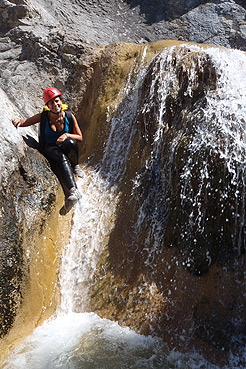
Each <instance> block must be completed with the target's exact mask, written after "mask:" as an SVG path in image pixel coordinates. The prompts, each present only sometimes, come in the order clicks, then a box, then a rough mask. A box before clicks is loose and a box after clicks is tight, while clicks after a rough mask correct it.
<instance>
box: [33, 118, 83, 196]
mask: <svg viewBox="0 0 246 369" xmlns="http://www.w3.org/2000/svg"><path fill="white" fill-rule="evenodd" d="M44 113H45V114H44ZM44 113H42V114H43V116H41V122H40V136H39V141H40V145H41V151H42V153H43V155H44V156H45V157H46V158H47V160H48V161H49V163H50V166H51V169H52V170H53V172H54V173H55V174H56V176H57V178H58V179H59V181H60V183H61V185H62V188H63V191H64V194H65V197H68V195H69V190H70V189H71V188H72V187H76V188H77V186H76V182H75V179H74V174H73V169H72V168H74V167H75V165H77V164H78V144H77V142H76V141H75V140H74V139H72V138H70V137H69V138H67V139H66V140H65V141H64V142H63V143H62V144H60V145H56V140H57V138H58V137H59V136H61V135H62V134H63V133H66V132H70V133H73V121H72V120H71V118H70V119H68V117H67V112H66V116H65V122H64V129H63V130H62V131H59V132H58V131H56V132H54V131H52V129H51V127H50V122H49V117H48V113H47V112H44ZM70 116H71V113H70Z"/></svg>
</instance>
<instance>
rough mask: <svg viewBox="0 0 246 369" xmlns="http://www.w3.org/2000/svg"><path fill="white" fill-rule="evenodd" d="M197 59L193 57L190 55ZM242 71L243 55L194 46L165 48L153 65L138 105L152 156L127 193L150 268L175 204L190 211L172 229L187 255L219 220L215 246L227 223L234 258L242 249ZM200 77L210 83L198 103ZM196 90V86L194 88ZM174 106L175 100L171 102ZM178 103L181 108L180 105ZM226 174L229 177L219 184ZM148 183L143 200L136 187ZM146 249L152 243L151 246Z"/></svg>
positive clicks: (244, 106) (244, 144) (244, 147)
mask: <svg viewBox="0 0 246 369" xmlns="http://www.w3.org/2000/svg"><path fill="white" fill-rule="evenodd" d="M196 54H198V55H197V57H196V56H194V55H196ZM192 58H193V59H192ZM185 63H186V64H185ZM245 66H246V58H245V54H244V53H243V52H240V51H237V50H226V49H216V48H204V49H201V48H200V47H198V46H194V45H193V46H188V47H187V46H184V48H183V49H182V48H179V49H178V53H177V49H176V47H173V48H172V49H171V50H164V51H163V52H162V53H161V54H160V55H159V56H158V57H157V58H156V60H155V64H154V65H153V66H152V69H151V84H150V87H149V89H148V90H147V93H146V96H145V97H144V104H143V105H142V106H141V107H140V114H141V115H142V117H143V118H142V120H143V126H144V128H142V131H141V132H143V136H144V139H145V141H146V144H148V143H151V152H150V155H149V157H148V158H147V160H146V163H145V164H144V166H142V167H141V168H140V170H139V171H138V172H137V173H136V176H135V178H134V179H133V183H134V185H133V188H132V194H131V195H132V198H133V199H134V198H136V197H138V198H139V199H140V200H139V202H140V204H141V205H140V206H139V209H138V216H137V219H136V222H135V224H136V226H135V231H134V232H135V233H136V234H141V232H142V231H143V229H146V227H147V228H148V234H147V236H146V238H145V244H146V249H147V250H148V255H147V259H146V262H145V263H146V264H149V265H150V266H151V267H152V268H153V269H154V268H155V266H154V265H153V258H155V257H158V254H159V253H160V249H162V247H163V242H164V244H165V232H164V230H165V229H168V228H169V225H168V224H169V223H168V222H170V218H171V217H172V216H173V208H174V207H176V206H177V205H176V204H177V203H178V202H179V204H180V205H179V206H180V210H181V212H182V211H184V210H182V209H185V211H186V209H188V210H187V213H186V214H185V217H186V218H185V224H184V225H181V226H180V228H179V230H178V229H177V228H176V226H175V227H173V229H175V232H177V231H178V232H180V244H182V243H186V244H187V243H188V239H189V238H190V243H192V245H191V247H190V249H189V252H188V254H189V255H190V253H192V252H191V248H194V247H196V246H195V245H196V242H197V240H196V236H194V235H195V234H196V235H197V236H198V237H199V238H200V239H202V238H204V239H205V238H206V237H207V235H208V234H209V232H211V231H209V230H208V223H209V222H210V223H211V219H213V220H214V222H215V221H216V220H217V222H218V224H220V227H221V229H220V230H219V231H218V232H217V231H216V232H217V235H216V236H214V237H216V240H217V241H216V242H218V243H219V242H221V243H223V242H224V243H225V242H226V240H225V237H228V233H226V225H225V224H226V223H228V224H230V226H231V229H232V233H231V236H230V238H231V240H230V242H232V244H233V249H234V252H235V253H236V254H237V255H238V256H240V255H241V253H242V252H244V249H245V244H244V243H245V241H244V233H245V158H246V155H245V154H246V151H245V150H246V134H245V112H246V103H245V101H246V99H245V97H246V96H245V87H246V86H245V84H246V82H245V78H244V77H243V76H242V71H243V70H244V69H245ZM206 68H207V70H206ZM180 70H181V72H182V75H183V76H185V77H182V76H181V77H182V78H183V79H184V80H181V77H180V75H181V74H180ZM202 73H203V74H204V77H203V78H204V79H205V78H206V73H210V74H211V75H210V76H209V78H207V80H208V82H207V83H208V84H210V86H209V85H208V86H205V89H206V91H205V93H204V96H203V95H202V97H201V98H200V100H201V101H199V96H198V94H199V93H201V91H200V92H199V88H200V87H199V78H201V77H200V76H199V74H202ZM202 82H204V83H205V82H206V81H202ZM196 85H198V87H197V89H196V88H195V87H194V86H196ZM215 85H216V86H215ZM200 89H201V88H200ZM195 95H197V96H195ZM170 101H171V103H170ZM173 101H175V103H176V101H178V102H177V103H176V105H175V104H174V103H173ZM172 104H173V106H172ZM178 104H180V105H182V104H184V106H183V107H180V106H179V105H178ZM185 105H187V106H185ZM153 107H154V108H153ZM173 107H175V108H176V109H177V110H178V111H179V116H177V115H178V114H176V115H175V114H173V115H172V113H173V112H172V111H171V109H173ZM170 115H172V118H173V120H171V119H170V117H169V116H170ZM150 122H151V123H150ZM184 122H185V124H186V126H185V125H184ZM151 124H152V127H151V130H152V131H151V134H152V137H151V134H150V125H151ZM153 126H154V128H155V129H154V130H153ZM170 137H171V138H170ZM182 145H184V146H183V147H182ZM181 150H182V152H181ZM178 152H181V153H179V154H178ZM167 153H168V154H167ZM177 155H179V160H180V161H181V163H180V164H179V168H177V167H176V166H177ZM182 155H183V157H182ZM215 158H217V159H216V160H217V161H216V160H215ZM213 160H214V163H212V161H213ZM222 163H224V164H222ZM213 165H214V166H216V165H220V166H221V167H222V166H223V165H224V169H223V168H222V169H221V168H220V172H219V170H218V175H220V178H218V179H216V173H215V170H214V173H213ZM174 167H176V168H175V170H176V171H179V176H180V178H179V180H180V182H179V183H176V186H174V177H175V175H176V174H175V173H174ZM223 171H224V178H223ZM221 172H222V173H221ZM221 174H222V176H221ZM226 176H229V177H230V179H229V180H227V179H226V180H225V178H226ZM153 178H154V179H153ZM194 178H195V179H196V184H195V186H194ZM146 181H147V182H148V181H149V182H151V181H152V187H151V188H150V191H149V192H148V193H147V195H146V196H145V197H144V198H143V199H142V200H141V197H142V193H141V189H142V188H143V187H144V185H146ZM213 181H214V182H213ZM216 181H218V183H215V182H216ZM174 187H176V193H177V197H179V200H175V205H174V202H172V201H171V200H172V198H173V197H174V193H173V192H174ZM160 191H161V193H162V195H161V198H160ZM215 197H216V198H218V202H217V204H216V206H217V214H215V213H213V212H210V213H211V214H209V211H208V210H206V209H207V208H208V205H207V204H208V203H209V202H210V203H211V204H212V203H214V201H215ZM229 197H230V199H229ZM169 204H172V206H173V207H172V206H171V205H169ZM150 209H151V211H150ZM209 217H210V219H209ZM215 218H216V219H215ZM208 220H209V222H208ZM224 223H225V224H224ZM147 224H148V225H147ZM231 224H233V226H232V225H231ZM227 228H228V227H227ZM169 229H170V228H169ZM227 232H228V229H227ZM173 239H175V237H173ZM148 245H152V247H151V249H150V248H149V246H148ZM211 247H213V246H212V242H211ZM154 255H155V256H154ZM205 259H206V260H207V266H208V267H209V265H210V263H211V260H212V257H211V255H210V250H207V251H206V255H205ZM190 261H191V260H190V259H189V257H188V258H187V259H186V260H185V261H184V263H185V264H186V266H187V267H189V266H190ZM151 264H152V265H151Z"/></svg>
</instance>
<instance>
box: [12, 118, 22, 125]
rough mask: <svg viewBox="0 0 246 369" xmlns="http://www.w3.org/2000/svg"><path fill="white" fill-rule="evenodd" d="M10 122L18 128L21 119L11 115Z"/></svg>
mask: <svg viewBox="0 0 246 369" xmlns="http://www.w3.org/2000/svg"><path fill="white" fill-rule="evenodd" d="M12 123H13V125H14V126H15V128H18V127H20V125H21V119H20V118H16V117H13V118H12Z"/></svg>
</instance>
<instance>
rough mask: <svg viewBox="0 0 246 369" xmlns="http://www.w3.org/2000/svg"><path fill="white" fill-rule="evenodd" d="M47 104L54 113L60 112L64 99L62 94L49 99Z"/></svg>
mask: <svg viewBox="0 0 246 369" xmlns="http://www.w3.org/2000/svg"><path fill="white" fill-rule="evenodd" d="M47 106H48V108H49V109H50V111H51V112H52V113H55V114H58V113H60V112H61V110H62V100H61V98H60V96H57V97H54V99H51V100H50V101H48V103H47Z"/></svg>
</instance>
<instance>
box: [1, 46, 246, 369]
mask: <svg viewBox="0 0 246 369" xmlns="http://www.w3.org/2000/svg"><path fill="white" fill-rule="evenodd" d="M190 49H191V52H193V51H198V50H200V49H199V48H198V47H195V46H194V47H190ZM172 52H173V50H172V49H171V50H165V51H164V52H163V53H162V54H161V55H160V56H159V59H158V60H157V64H158V68H156V69H154V70H155V71H156V73H155V75H154V76H153V81H152V86H151V89H150V100H149V102H148V104H146V105H145V106H144V107H143V108H142V109H143V110H142V111H143V114H145V113H146V112H147V111H148V109H149V107H150V105H149V104H150V102H151V99H152V98H153V99H155V100H156V99H157V98H158V100H159V109H158V112H157V119H156V120H157V122H158V124H157V129H156V132H155V136H154V142H153V145H152V153H151V156H150V159H149V161H147V162H146V170H148V169H149V168H151V167H152V166H154V165H156V163H158V156H159V155H160V153H161V150H162V146H163V137H164V133H165V130H166V129H168V127H167V126H166V125H165V124H164V122H163V119H162V117H163V114H164V113H165V103H166V98H167V93H168V91H169V90H170V89H172V88H173V89H174V87H175V86H174V85H173V84H174V83H175V82H174V81H175V79H174V77H173V76H174V74H176V71H175V65H174V64H173V63H172ZM206 53H208V55H210V57H211V58H212V60H213V63H214V64H215V65H216V68H217V70H218V72H217V73H218V74H220V75H221V76H223V77H221V78H220V80H219V84H218V88H217V90H216V93H215V92H213V91H211V92H210V93H208V96H207V107H206V110H204V111H203V124H202V125H200V126H199V128H198V129H197V133H196V135H195V136H194V139H193V141H192V142H191V146H190V160H189V161H188V162H187V163H186V165H185V167H184V171H183V173H181V179H182V180H183V182H182V187H181V200H182V201H184V199H186V198H187V197H188V196H189V198H190V199H191V200H190V201H193V203H194V204H196V206H197V208H198V209H200V208H201V198H200V197H201V195H200V192H199V191H201V186H202V184H203V180H204V178H206V177H207V176H208V174H207V163H206V162H204V166H203V167H202V168H201V172H200V177H201V184H200V187H199V188H198V191H197V192H196V193H193V192H192V190H191V188H190V187H189V186H190V179H191V176H192V168H193V166H194V165H195V161H196V160H197V153H198V152H199V150H200V149H201V147H203V146H205V147H207V148H210V149H211V150H212V151H213V152H214V153H216V154H218V155H219V156H221V157H223V158H226V161H227V163H228V170H229V172H230V173H232V178H233V183H235V186H236V184H237V183H238V180H239V179H240V180H241V179H242V178H243V177H244V165H245V158H246V155H245V154H246V136H245V129H244V124H245V116H246V115H245V114H246V96H245V93H246V88H245V87H246V81H245V79H244V78H242V74H241V73H240V72H239V70H246V57H245V55H244V54H243V53H240V52H237V51H226V50H218V49H213V48H211V49H208V50H206ZM181 57H182V55H181ZM193 72H194V70H192V68H191V69H190V71H189V73H190V76H189V85H188V87H187V94H188V95H189V94H190V95H191V94H192V85H193V83H194V80H195V75H194V73H193ZM134 73H136V71H134ZM144 73H145V70H144V68H142V67H140V68H139V70H138V79H137V84H136V85H135V86H134V88H132V85H131V78H130V77H129V79H128V81H127V83H126V85H125V87H124V91H122V96H124V99H123V101H122V104H121V105H120V106H119V108H118V114H117V115H114V117H113V119H111V120H110V121H109V124H110V132H109V139H108V142H107V143H106V145H105V152H104V157H103V159H102V162H101V163H100V167H98V168H97V170H93V169H91V168H89V167H88V168H86V167H84V168H82V169H83V171H84V178H82V179H79V181H78V186H79V188H81V192H82V194H83V195H82V199H81V201H80V202H79V204H77V205H76V207H75V211H74V217H73V227H72V233H71V239H70V243H69V245H68V246H67V248H66V250H65V252H64V255H63V259H62V266H61V274H60V284H61V306H60V307H59V309H58V311H57V314H56V316H55V317H53V318H52V319H50V320H49V321H46V322H45V323H44V324H43V325H42V326H41V327H38V328H37V329H35V330H34V332H33V334H32V335H30V336H29V337H27V338H26V339H25V340H24V341H23V343H21V344H20V345H19V346H18V347H17V348H16V349H15V350H14V351H13V352H12V354H11V356H9V358H8V360H7V361H6V362H5V364H4V366H3V368H5V369H10V368H11V369H19V368H26V369H45V368H46V369H56V368H62V369H69V368H75V369H92V368H93V369H104V368H105V369H111V368H112V369H121V368H122V369H123V368H127V369H128V368H131V369H144V368H146V369H159V368H160V369H172V368H179V369H188V368H189V369H193V368H194V369H195V368H196V369H198V368H201V369H202V368H209V369H216V368H217V366H216V365H212V364H211V363H209V362H207V361H206V360H205V359H204V358H203V357H200V356H199V354H197V353H189V354H188V355H184V354H180V353H178V352H175V351H171V352H168V350H167V349H166V347H165V344H164V343H163V342H162V341H161V340H159V339H157V338H153V337H144V336H141V335H139V334H136V333H135V332H133V331H131V330H130V329H128V328H121V327H119V326H118V324H117V323H115V322H111V321H108V320H105V319H100V318H99V317H98V316H97V315H96V314H93V313H85V311H88V309H89V305H90V304H89V301H88V294H87V291H88V287H89V285H90V282H91V278H93V273H94V271H95V269H96V265H97V261H98V259H99V257H100V254H101V252H102V250H103V248H104V246H105V245H106V244H107V241H108V237H109V235H110V232H111V230H112V229H113V226H114V217H115V210H116V207H117V201H118V199H117V183H118V181H119V180H120V179H121V178H122V176H123V174H124V172H125V169H126V162H127V158H128V153H129V150H130V146H131V142H132V138H133V136H134V133H135V131H136V127H135V118H136V114H137V109H138V99H139V89H140V87H141V81H142V79H143V76H144ZM156 84H158V89H156ZM156 91H158V96H157V97H156ZM218 112H219V114H218ZM213 117H215V119H213ZM235 117H236V118H235ZM218 137H219V138H220V140H219V139H218ZM178 139H179V137H177V138H176V140H174V141H173V146H172V150H173V151H171V152H170V158H169V159H170V161H172V155H173V154H174V152H175V148H176V146H177V145H178V141H179V140H178ZM221 142H223V146H221ZM238 162H239V164H240V165H239V166H238ZM236 164H237V165H236ZM238 168H239V169H240V168H241V169H240V170H239V171H238ZM239 177H240V178H239ZM140 180H141V175H140V174H139V173H137V174H136V178H135V181H134V182H133V195H134V191H135V190H136V189H137V188H138V186H139V183H140ZM236 196H238V194H237V192H235V197H236ZM241 196H245V194H244V193H243V194H241ZM145 206H146V204H143V205H142V207H140V209H139V217H138V222H137V224H136V229H137V230H140V229H141V226H142V225H143V224H144V219H145ZM157 213H158V209H157V208H156V213H155V211H154V212H153V214H152V216H153V218H152V219H153V222H152V227H151V230H150V232H151V234H150V235H149V236H148V237H149V238H151V237H154V238H155V242H154V246H153V249H152V250H149V256H148V259H147V260H146V263H150V262H151V260H152V254H154V253H155V252H157V250H158V243H159V238H160V234H161V230H162V223H161V222H160V221H159V219H158V215H157ZM191 218H192V214H191ZM191 220H192V221H193V219H191ZM194 221H195V222H196V223H197V225H198V227H201V228H202V222H203V221H204V220H203V219H202V211H199V210H198V212H197V215H196V219H195V220H194ZM208 257H209V255H208ZM243 354H245V353H243ZM242 367H243V366H241V364H240V358H236V357H232V358H231V362H230V364H229V366H228V367H227V366H224V367H223V368H224V369H226V368H228V369H229V368H230V369H240V368H242Z"/></svg>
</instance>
